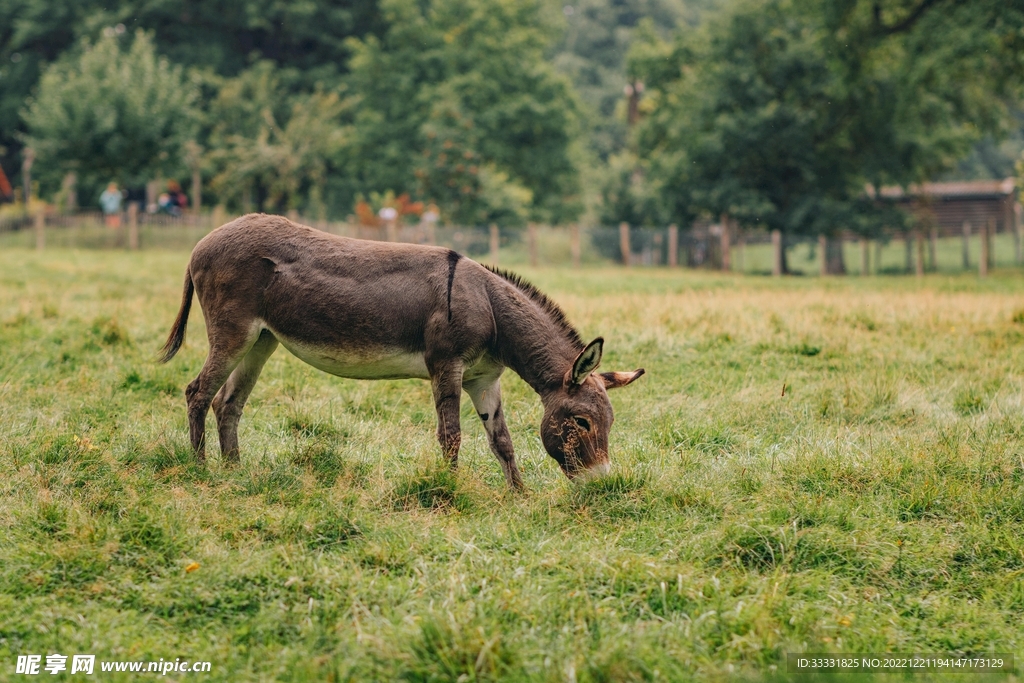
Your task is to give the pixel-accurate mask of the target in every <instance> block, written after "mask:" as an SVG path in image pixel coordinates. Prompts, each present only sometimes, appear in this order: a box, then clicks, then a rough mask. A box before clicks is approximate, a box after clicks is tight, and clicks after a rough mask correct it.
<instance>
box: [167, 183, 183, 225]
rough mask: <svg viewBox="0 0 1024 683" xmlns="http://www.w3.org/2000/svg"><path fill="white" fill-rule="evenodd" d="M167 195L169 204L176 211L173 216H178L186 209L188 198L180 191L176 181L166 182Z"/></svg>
mask: <svg viewBox="0 0 1024 683" xmlns="http://www.w3.org/2000/svg"><path fill="white" fill-rule="evenodd" d="M167 195H168V196H169V197H170V200H171V204H172V205H173V206H174V207H175V208H176V209H177V212H176V213H175V214H174V215H175V216H180V215H181V212H182V211H184V210H185V209H187V208H188V196H187V195H186V194H185V193H184V192H183V191H182V189H181V185H179V184H178V181H177V180H171V181H168V183H167Z"/></svg>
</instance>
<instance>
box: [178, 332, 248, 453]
mask: <svg viewBox="0 0 1024 683" xmlns="http://www.w3.org/2000/svg"><path fill="white" fill-rule="evenodd" d="M213 336H214V335H212V334H211V335H210V337H211V342H210V355H209V356H207V357H206V362H205V363H204V364H203V369H202V370H200V371H199V375H198V376H197V377H196V378H195V379H194V380H192V381H191V382H190V383H189V385H188V386H187V387H185V402H186V403H187V404H188V434H189V439H190V440H191V441H192V450H193V451H194V452H195V454H196V458H197V459H198V460H199V462H205V461H206V413H207V412H209V410H210V403H211V402H212V401H213V396H214V394H216V393H217V390H218V389H220V388H221V387H222V386H223V385H224V382H225V381H227V378H228V376H229V375H231V372H232V371H233V370H234V369H235V367H236V366H237V365H238V364H239V363H240V362H241V361H242V358H244V357H245V354H246V353H248V352H249V349H250V348H252V345H253V344H254V343H255V341H256V337H257V334H256V330H253V332H252V333H250V334H237V335H226V334H219V335H217V337H218V339H217V341H214V340H213Z"/></svg>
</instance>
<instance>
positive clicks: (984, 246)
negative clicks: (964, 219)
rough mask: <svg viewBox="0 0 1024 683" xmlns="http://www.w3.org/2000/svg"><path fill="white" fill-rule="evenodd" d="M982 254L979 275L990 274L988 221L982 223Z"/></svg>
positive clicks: (980, 235) (979, 261)
mask: <svg viewBox="0 0 1024 683" xmlns="http://www.w3.org/2000/svg"><path fill="white" fill-rule="evenodd" d="M978 236H979V237H981V256H979V257H978V276H979V277H987V276H988V223H982V224H981V232H980V233H979V235H978Z"/></svg>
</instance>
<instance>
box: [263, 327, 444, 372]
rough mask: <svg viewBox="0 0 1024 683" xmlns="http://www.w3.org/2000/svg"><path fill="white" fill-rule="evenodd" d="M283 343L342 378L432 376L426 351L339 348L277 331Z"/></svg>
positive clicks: (326, 370) (317, 367) (277, 335)
mask: <svg viewBox="0 0 1024 683" xmlns="http://www.w3.org/2000/svg"><path fill="white" fill-rule="evenodd" d="M274 336H276V337H277V339H278V341H280V342H281V345H282V346H284V347H285V348H286V349H288V350H289V351H291V352H292V353H293V354H294V355H295V356H296V357H297V358H299V359H300V360H303V361H305V362H306V363H309V364H310V365H312V366H313V367H314V368H316V369H318V370H323V371H324V372H328V373H330V374H332V375H337V376H338V377H347V378H349V379H408V378H418V379H429V378H430V374H429V373H428V372H427V364H426V361H424V360H423V354H422V353H409V352H408V351H403V350H401V349H389V348H373V349H338V348H332V347H329V346H317V345H314V344H308V343H304V342H299V341H296V340H294V339H288V338H287V337H284V336H282V335H280V334H277V333H276V332H275V335H274Z"/></svg>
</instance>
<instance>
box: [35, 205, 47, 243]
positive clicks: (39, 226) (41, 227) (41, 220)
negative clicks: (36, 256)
mask: <svg viewBox="0 0 1024 683" xmlns="http://www.w3.org/2000/svg"><path fill="white" fill-rule="evenodd" d="M33 228H34V229H35V233H36V249H37V250H39V251H42V250H43V249H45V248H46V214H44V213H43V209H42V208H40V209H39V210H38V211H36V215H35V222H34V223H33Z"/></svg>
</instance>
